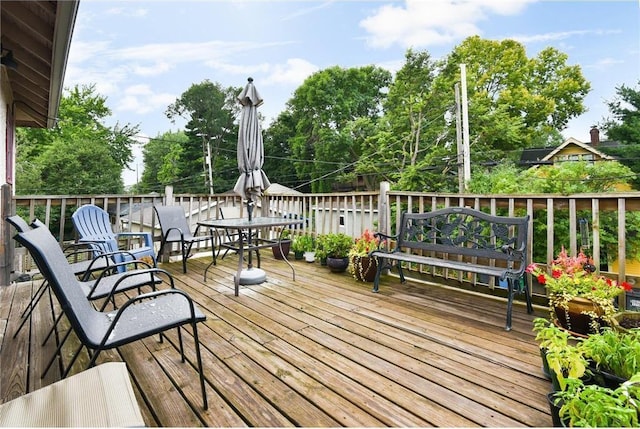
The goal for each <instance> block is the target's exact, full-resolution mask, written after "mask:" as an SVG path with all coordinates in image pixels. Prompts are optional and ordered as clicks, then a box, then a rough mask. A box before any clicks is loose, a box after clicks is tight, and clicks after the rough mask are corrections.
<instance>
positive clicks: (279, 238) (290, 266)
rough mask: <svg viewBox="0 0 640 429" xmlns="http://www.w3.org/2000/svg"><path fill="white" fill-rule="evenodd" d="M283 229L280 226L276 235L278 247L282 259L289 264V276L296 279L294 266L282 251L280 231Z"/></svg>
mask: <svg viewBox="0 0 640 429" xmlns="http://www.w3.org/2000/svg"><path fill="white" fill-rule="evenodd" d="M283 231H284V228H282V230H281V231H280V235H279V236H278V247H280V254H281V255H282V259H283V260H284V261H285V262H286V263H287V265H288V266H289V268H291V276H292V277H293V281H294V282H295V281H296V270H295V268H293V265H291V262H289V260H288V259H287V255H285V254H284V252H283V251H282V232H283Z"/></svg>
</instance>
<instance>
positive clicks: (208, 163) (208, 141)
mask: <svg viewBox="0 0 640 429" xmlns="http://www.w3.org/2000/svg"><path fill="white" fill-rule="evenodd" d="M207 167H209V195H213V172H212V171H211V170H212V169H211V139H207Z"/></svg>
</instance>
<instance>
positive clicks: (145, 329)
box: [15, 228, 208, 409]
mask: <svg viewBox="0 0 640 429" xmlns="http://www.w3.org/2000/svg"><path fill="white" fill-rule="evenodd" d="M15 239H16V241H18V242H19V243H21V244H22V245H23V246H24V247H25V248H27V249H28V250H29V252H30V253H31V256H32V257H33V259H34V261H35V262H36V265H38V268H39V269H40V271H41V273H42V275H43V276H44V277H45V278H46V279H47V280H48V281H49V284H50V287H51V289H52V290H53V292H54V294H55V295H56V297H57V298H58V301H59V303H60V306H61V307H62V310H63V312H64V313H65V315H66V316H67V319H68V320H69V323H70V325H71V327H72V329H73V331H74V332H75V333H76V335H77V337H78V340H79V341H80V344H81V345H80V347H79V348H78V350H77V351H76V353H75V354H74V355H73V358H72V360H71V363H70V364H69V366H68V367H67V369H66V371H65V372H64V374H63V377H66V376H67V374H68V373H69V370H70V369H71V366H72V365H73V363H74V362H75V360H76V358H77V357H78V355H79V354H80V352H81V351H82V348H83V347H86V348H87V351H88V353H89V358H90V359H89V364H88V366H89V367H92V366H94V365H95V364H96V360H97V358H98V355H99V354H100V352H101V351H103V350H108V349H113V348H116V347H119V346H122V345H125V344H128V343H131V342H133V341H137V340H139V339H142V338H146V337H149V336H152V335H155V334H160V340H161V341H162V333H163V332H164V331H167V330H169V329H172V328H177V334H178V343H179V348H180V354H181V359H182V362H185V355H184V347H183V341H182V332H181V327H182V326H183V325H185V324H190V325H191V327H192V331H193V339H194V344H195V349H196V350H195V351H196V360H197V368H198V372H199V375H200V387H201V389H202V402H203V407H204V409H207V408H208V404H207V396H206V388H205V379H204V373H203V369H202V356H201V353H200V341H199V339H198V327H197V324H198V322H202V321H204V320H205V319H206V316H205V315H204V314H203V313H202V312H201V311H200V310H199V309H198V307H197V306H196V305H195V304H194V302H193V301H192V300H191V298H190V297H189V295H187V294H186V293H185V292H183V291H181V290H178V289H175V287H174V284H173V278H172V277H171V275H170V274H169V273H168V272H166V271H164V270H161V269H157V268H155V269H154V270H157V271H158V272H164V273H165V274H166V275H167V277H168V278H169V279H170V283H171V288H170V289H165V290H160V291H153V292H149V293H144V294H141V295H137V296H135V297H132V298H129V299H128V300H127V301H126V302H125V303H124V304H123V305H122V306H120V308H119V309H117V310H113V311H110V312H104V311H100V310H97V309H95V308H94V307H93V306H92V305H91V303H90V301H89V300H88V299H87V297H86V295H85V294H84V292H83V291H82V288H81V287H80V281H79V280H78V279H77V278H76V276H75V275H74V273H73V271H71V269H70V267H69V264H68V263H67V260H66V258H65V256H64V253H63V252H62V249H61V248H60V246H59V245H58V243H57V241H56V240H55V238H54V237H53V236H52V235H51V233H50V232H49V231H48V230H45V229H44V228H34V229H32V230H31V231H26V232H21V233H18V234H17V235H16V236H15Z"/></svg>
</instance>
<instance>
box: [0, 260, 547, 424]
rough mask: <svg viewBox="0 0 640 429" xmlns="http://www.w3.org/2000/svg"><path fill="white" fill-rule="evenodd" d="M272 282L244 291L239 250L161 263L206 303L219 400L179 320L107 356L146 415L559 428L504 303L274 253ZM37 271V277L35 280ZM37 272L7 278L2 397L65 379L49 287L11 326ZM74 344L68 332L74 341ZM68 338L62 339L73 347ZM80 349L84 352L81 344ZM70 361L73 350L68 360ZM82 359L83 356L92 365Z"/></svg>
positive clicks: (526, 329)
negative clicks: (374, 279) (119, 365)
mask: <svg viewBox="0 0 640 429" xmlns="http://www.w3.org/2000/svg"><path fill="white" fill-rule="evenodd" d="M262 254H263V257H262V268H263V269H265V271H266V272H267V274H268V280H267V282H265V283H263V284H260V285H254V286H242V287H241V290H240V296H239V297H235V296H234V295H233V280H232V279H233V274H234V272H235V268H236V267H237V256H235V255H229V256H227V257H226V258H225V259H224V260H222V261H219V262H218V265H217V267H215V268H214V269H213V271H211V270H210V271H209V272H210V273H213V275H211V274H209V275H208V280H207V282H206V283H204V282H203V275H202V274H203V272H204V268H205V265H206V264H207V263H208V262H209V259H206V258H202V259H191V260H190V261H189V265H188V269H189V272H188V274H186V275H185V274H182V269H181V263H180V262H175V263H165V264H161V267H162V268H165V269H168V270H170V271H171V272H172V273H173V274H174V275H175V276H176V280H177V287H178V288H181V289H183V290H185V291H187V292H188V293H189V294H190V295H191V296H192V297H193V298H194V299H195V300H196V301H197V302H198V304H199V305H200V306H201V307H202V308H203V309H204V311H205V312H206V314H207V321H206V322H205V323H202V324H200V328H199V331H198V332H199V335H200V340H201V343H202V345H203V359H204V366H205V375H206V379H207V383H208V385H207V388H208V397H209V409H208V410H207V411H203V410H202V401H201V396H200V390H199V383H198V378H197V372H196V370H195V369H194V365H193V362H194V361H195V359H194V352H193V350H194V349H193V342H192V340H193V337H192V336H190V335H186V336H185V337H188V338H187V342H186V351H187V353H188V354H187V358H188V362H187V363H181V362H180V357H179V353H178V351H177V348H176V347H175V344H176V341H175V338H176V336H175V332H171V333H170V335H169V341H166V340H165V341H164V342H163V343H160V342H158V338H157V336H156V337H153V338H148V339H146V340H142V341H137V342H135V343H133V344H130V345H127V346H125V347H121V348H120V349H118V350H115V351H113V352H110V353H104V354H103V355H101V359H100V360H101V361H109V360H124V361H126V363H127V366H128V368H129V371H130V375H131V379H132V381H133V383H134V388H135V390H136V394H137V396H138V402H139V404H140V407H141V409H142V411H143V415H144V418H145V421H146V422H147V425H148V426H182V427H184V426H226V427H229V426H263V427H273V426H277V427H285V426H305V427H311V426H322V427H336V426H349V427H353V426H358V427H363V426H366V427H373V426H413V427H415V426H423V427H427V426H447V427H453V426H464V427H469V426H490V427H515V426H534V427H539V426H551V417H550V415H549V410H548V405H547V402H546V393H547V392H548V391H549V390H550V383H549V382H548V381H547V380H545V379H544V378H543V377H542V372H541V369H540V356H539V353H538V348H537V345H536V344H535V342H534V340H533V334H532V332H531V327H532V324H531V321H532V319H533V318H534V317H536V316H545V315H546V313H545V310H544V309H540V308H537V309H536V313H535V314H534V315H527V314H526V311H525V308H524V305H522V303H518V304H516V305H515V306H514V317H513V330H512V331H511V332H506V331H505V330H504V323H505V310H506V301H505V300H502V299H495V298H491V297H486V296H480V295H477V294H471V293H468V292H462V291H459V290H454V289H451V288H446V287H441V286H434V285H429V284H424V283H419V282H412V281H409V282H407V284H405V285H401V284H400V283H399V280H398V279H397V277H395V276H391V275H389V276H386V277H385V278H384V280H383V282H382V284H381V288H380V293H378V294H374V293H372V292H371V284H365V283H360V282H357V281H356V280H354V279H353V278H351V277H350V275H349V274H348V273H344V274H334V273H331V272H330V271H329V270H328V269H327V268H325V267H321V266H320V265H319V264H318V263H314V264H308V263H305V262H303V261H294V262H293V264H294V266H295V268H296V273H297V275H296V281H295V282H293V281H292V279H291V271H290V270H289V267H288V266H287V265H286V264H285V263H284V262H283V261H277V260H275V259H273V258H272V257H271V255H270V254H267V252H263V253H262ZM38 285H39V281H36V282H34V285H33V286H34V287H37V286H38ZM31 287H32V285H31V282H28V283H21V284H19V285H12V286H9V287H5V288H2V289H0V335H1V337H0V340H1V341H2V343H1V344H2V348H1V349H0V371H1V377H0V402H5V401H8V400H10V399H12V398H14V397H17V396H20V395H22V394H24V393H25V392H27V391H31V390H34V389H37V388H39V387H41V386H44V385H47V384H50V383H52V382H54V381H56V380H57V379H58V377H59V371H58V369H57V366H56V367H55V368H54V370H52V371H49V374H48V375H47V377H45V378H44V379H41V378H40V373H41V372H42V368H43V366H44V365H45V364H46V361H47V360H48V358H49V357H50V356H51V355H52V352H53V343H54V342H53V341H49V342H48V343H47V344H46V345H45V346H44V347H43V346H41V342H42V338H43V336H44V334H45V333H46V331H47V330H48V329H49V328H50V326H51V323H52V322H51V312H50V309H49V303H48V302H47V300H45V299H43V300H41V302H40V305H39V306H38V307H37V311H36V313H35V314H34V316H33V318H32V323H31V325H30V326H29V327H28V328H27V329H23V330H22V331H21V333H20V335H18V336H17V337H16V338H15V339H14V338H12V336H13V333H14V331H15V329H16V328H17V326H18V322H19V316H20V312H21V311H22V309H23V308H24V306H25V305H26V303H27V302H28V299H29V298H30V296H31ZM69 346H71V344H69ZM70 348H71V347H68V348H65V353H66V354H69V353H70V351H68V350H67V349H70ZM83 355H85V354H84V353H83ZM67 361H68V358H67ZM82 363H83V362H79V364H77V365H76V366H75V367H74V372H77V371H80V370H82V365H81V364H82Z"/></svg>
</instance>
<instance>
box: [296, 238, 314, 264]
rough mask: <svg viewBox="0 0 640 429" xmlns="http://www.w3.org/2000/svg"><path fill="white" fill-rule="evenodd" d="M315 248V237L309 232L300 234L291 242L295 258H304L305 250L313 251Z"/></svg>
mask: <svg viewBox="0 0 640 429" xmlns="http://www.w3.org/2000/svg"><path fill="white" fill-rule="evenodd" d="M313 248H314V243H313V237H312V236H311V235H309V234H304V235H298V236H297V237H295V238H294V239H293V242H292V243H291V250H293V253H294V254H295V259H298V260H300V259H303V258H304V252H310V251H313Z"/></svg>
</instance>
